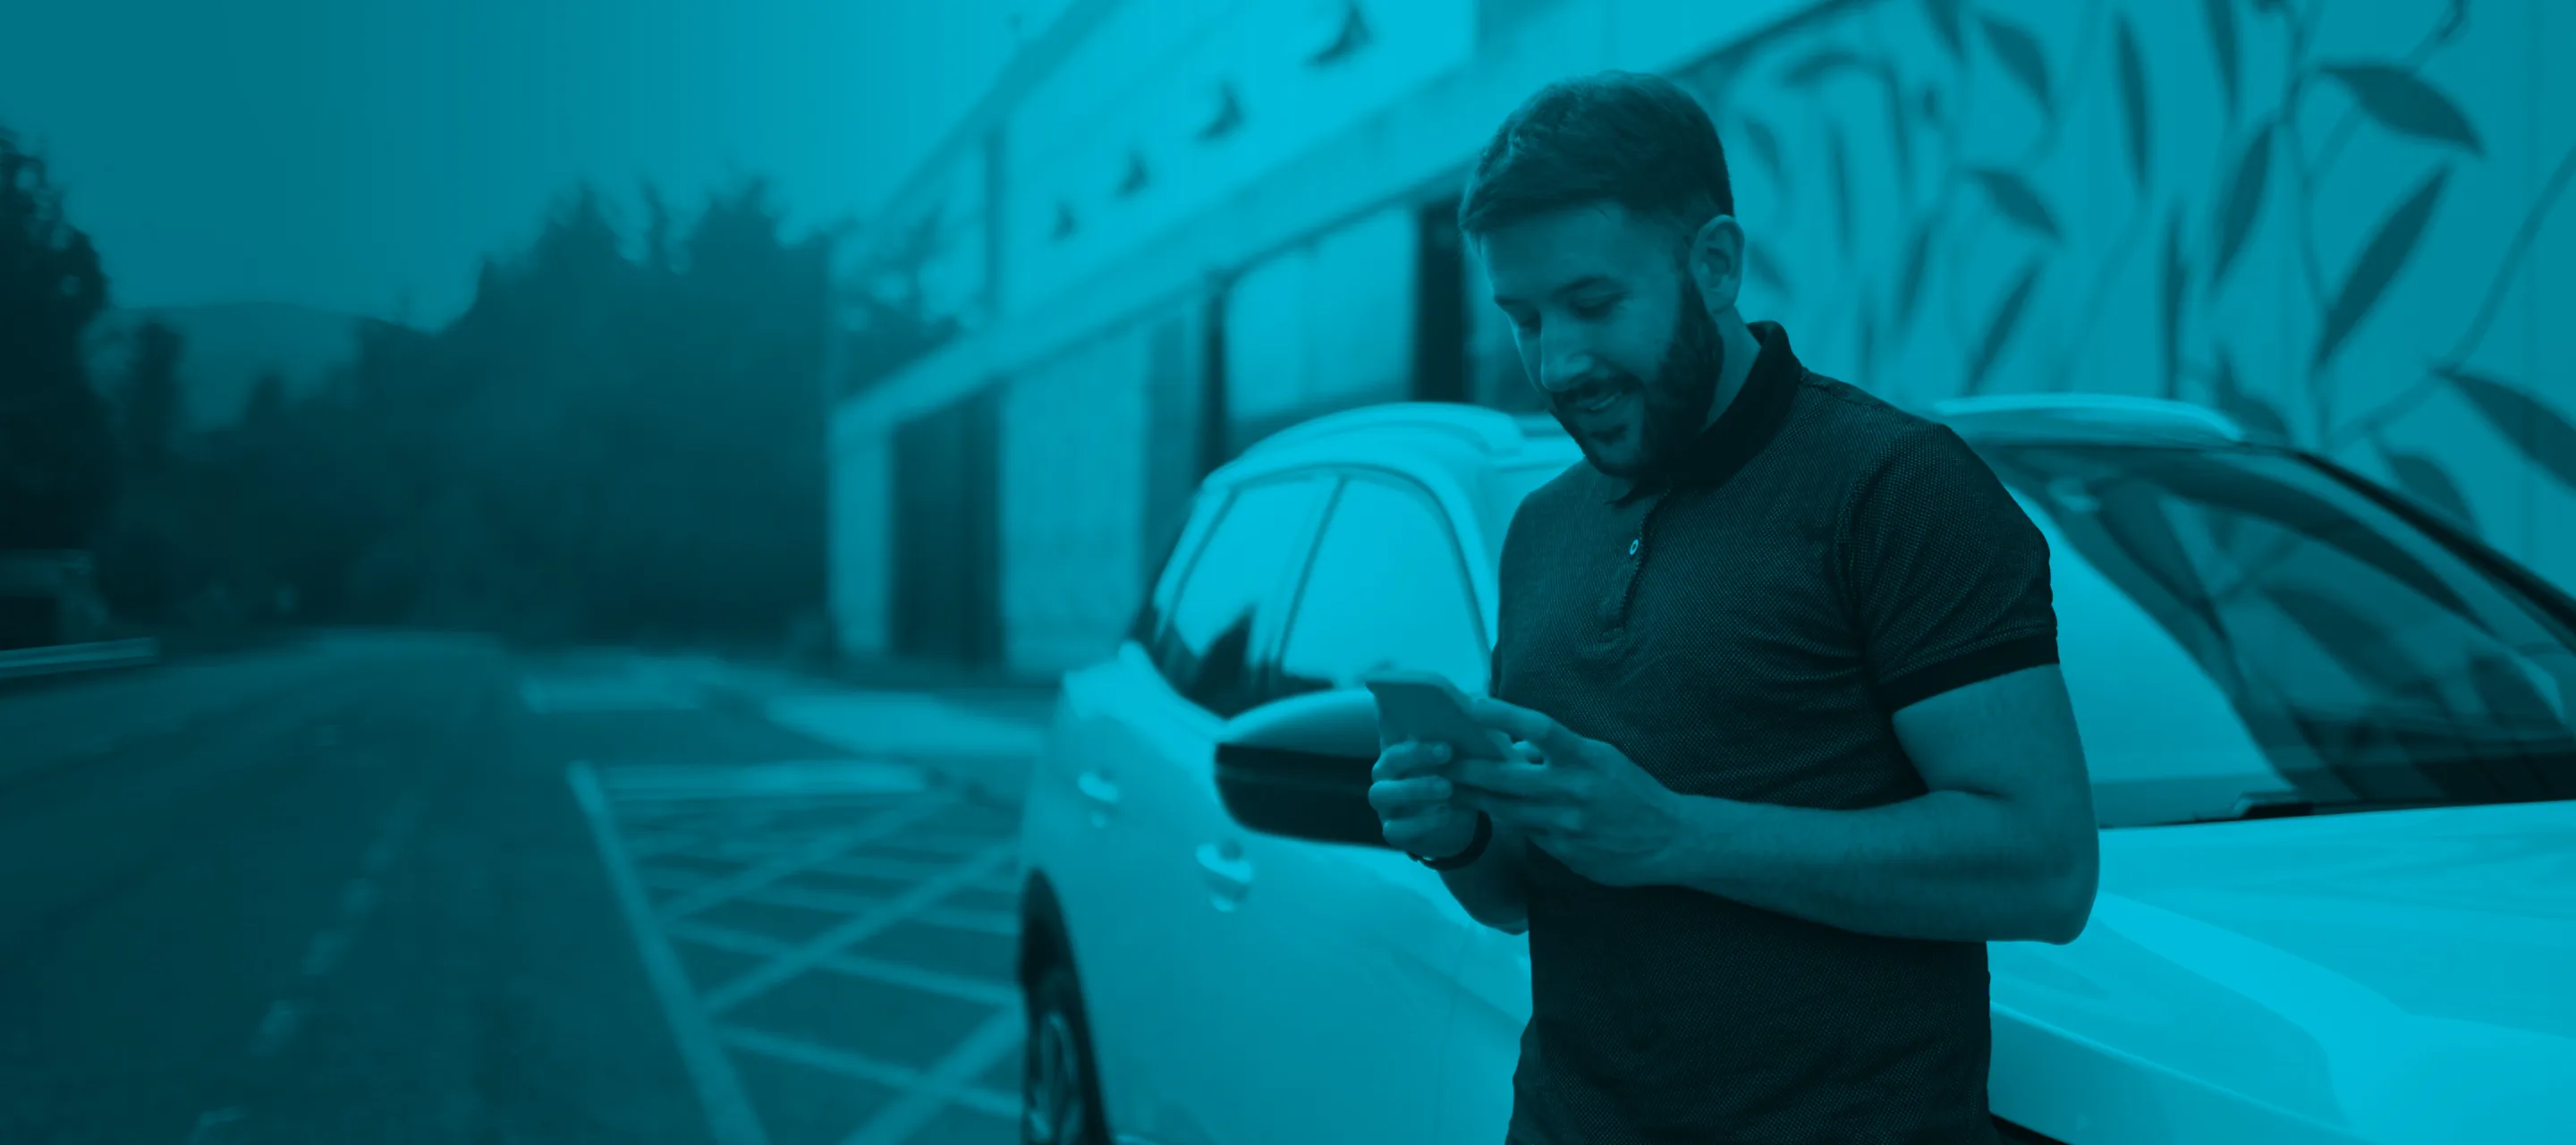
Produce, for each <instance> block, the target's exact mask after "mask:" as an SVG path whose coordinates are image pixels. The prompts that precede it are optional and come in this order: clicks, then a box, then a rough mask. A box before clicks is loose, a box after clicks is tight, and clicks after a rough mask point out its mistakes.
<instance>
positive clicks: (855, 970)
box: [668, 922, 1020, 1006]
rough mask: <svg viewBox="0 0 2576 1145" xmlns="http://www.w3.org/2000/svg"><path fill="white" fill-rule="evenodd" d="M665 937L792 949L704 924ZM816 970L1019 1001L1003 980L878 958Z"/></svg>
mask: <svg viewBox="0 0 2576 1145" xmlns="http://www.w3.org/2000/svg"><path fill="white" fill-rule="evenodd" d="M668 933H669V934H670V936H671V937H673V938H676V939H679V940H680V941H682V942H694V943H697V944H698V945H700V946H712V947H714V948H716V949H718V950H724V951H730V952H732V953H735V954H749V955H753V956H755V957H761V958H775V957H778V956H779V955H782V954H786V953H789V952H791V951H793V950H795V949H796V947H795V944H793V943H790V942H784V941H781V940H779V939H775V938H771V937H769V936H767V935H763V934H752V933H749V932H747V931H740V930H733V929H729V928H726V927H721V926H708V925H706V924H705V923H696V922H681V923H673V924H672V925H671V927H670V928H669V931H668ZM818 969H822V970H829V971H831V972H833V973H835V974H846V975H848V976H850V977H852V978H861V979H865V980H867V981H870V982H882V983H884V984H886V985H888V986H901V987H904V988H906V989H909V990H919V991H921V992H922V993H925V994H938V995H941V996H943V997H948V998H955V999H957V1000H958V1001H961V1002H975V1003H979V1004H982V1005H986V1006H1012V1005H1017V1004H1019V999H1020V991H1019V987H1018V986H1016V985H1014V984H1012V983H1009V982H997V981H994V980H992V979H989V978H971V977H968V976H966V975H963V974H951V973H948V972H947V971H944V970H931V969H927V968H924V967H920V966H908V965H905V964H904V963H901V962H888V961H886V960H884V959H882V958H868V957H864V956H861V955H857V954H837V955H834V956H832V957H830V958H827V959H824V960H823V963H822V965H821V966H820V967H818Z"/></svg>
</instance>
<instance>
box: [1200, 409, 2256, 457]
mask: <svg viewBox="0 0 2576 1145" xmlns="http://www.w3.org/2000/svg"><path fill="white" fill-rule="evenodd" d="M1917 412H1919V413H1920V414H1922V415H1923V416H1926V417H1929V418H1931V419H1933V420H1935V421H1939V422H1941V423H1943V424H1945V425H1948V426H1949V427H1950V428H1951V429H1953V430H1955V431H1956V432H1957V433H1958V434H1959V436H1960V437H1962V438H1965V439H1967V440H1969V441H1970V442H1973V443H1980V444H2006V443H2025V444H2108V445H2184V446H2205V447H2217V446H2230V445H2245V444H2255V443H2265V442H2269V441H2272V438H2271V435H2269V434H2265V433H2261V432H2258V431H2256V430H2253V429H2249V428H2248V427H2246V426H2245V425H2244V424H2243V423H2241V422H2239V421H2237V420H2236V419H2234V418H2231V417H2229V416H2227V415H2226V414H2223V413H2220V412H2219V411H2217V410H2214V409H2211V408H2209V407H2208V406H2204V405H2197V404H2194V403H2191V402H2183V401H2171V400H2167V399H2163V398H2149V397H2132V396H2128V395H2124V394H2080V393H2037V394H1992V395H1983V396H1977V397H1963V398H1949V399H1945V400H1941V401H1936V402H1933V403H1931V405H1930V406H1928V407H1926V408H1924V409H1922V410H1919V411H1917ZM1408 447H1410V448H1408ZM1426 451H1427V452H1430V453H1433V454H1437V455H1440V456H1439V458H1438V460H1437V461H1434V462H1433V467H1435V468H1452V467H1460V466H1463V467H1470V468H1483V467H1491V468H1505V467H1516V466H1519V465H1540V464H1551V465H1564V464H1572V463H1573V462H1574V461H1575V460H1578V459H1579V458H1580V456H1581V454H1580V451H1579V450H1577V449H1576V448H1575V447H1574V443H1573V441H1572V440H1571V439H1569V438H1568V437H1567V436H1566V434H1565V431H1564V429H1563V428H1562V427H1560V426H1559V425H1558V424H1557V423H1556V419H1555V418H1553V417H1550V416H1548V415H1546V414H1543V413H1539V414H1515V413H1507V412H1504V411H1502V410H1497V409H1490V408H1486V407H1483V406H1473V405H1466V404H1463V403H1457V402H1388V403H1384V404H1380V405H1371V406H1363V407H1360V408H1358V409H1350V410H1343V411H1340V412H1336V413H1330V414H1325V415H1323V416H1321V417H1317V418H1314V419H1312V420H1309V421H1304V422H1300V423H1298V424H1296V425H1293V426H1290V427H1288V428H1287V429H1283V430H1280V431H1279V432H1277V433H1274V434H1272V435H1270V436H1269V437H1267V438H1264V439H1263V440H1262V441H1260V442H1259V443H1258V444H1255V445H1254V446H1253V447H1252V448H1250V449H1248V450H1245V451H1244V453H1243V455H1242V456H1241V457H1239V458H1237V459H1236V461H1235V462H1233V463H1231V464H1229V466H1228V467H1227V468H1228V469H1235V468H1237V467H1240V468H1241V469H1244V470H1261V471H1269V470H1271V469H1274V468H1284V467H1287V466H1290V465H1297V464H1312V463H1315V462H1319V461H1334V460H1355V459H1361V458H1365V459H1367V460H1371V461H1375V462H1379V463H1399V455H1401V454H1406V453H1420V452H1426ZM1422 460H1426V461H1431V460H1433V459H1431V458H1423V459H1422Z"/></svg>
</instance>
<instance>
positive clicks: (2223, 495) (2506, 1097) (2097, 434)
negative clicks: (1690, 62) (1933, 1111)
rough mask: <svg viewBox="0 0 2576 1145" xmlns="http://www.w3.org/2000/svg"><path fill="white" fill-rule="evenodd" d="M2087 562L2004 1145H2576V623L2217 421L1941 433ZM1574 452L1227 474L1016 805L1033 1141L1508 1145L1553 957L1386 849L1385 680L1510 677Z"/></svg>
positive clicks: (2003, 1017)
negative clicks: (1508, 570)
mask: <svg viewBox="0 0 2576 1145" xmlns="http://www.w3.org/2000/svg"><path fill="white" fill-rule="evenodd" d="M1931 414H1932V416H1936V417H1938V418H1941V419H1942V420H1944V421H1946V422H1947V423H1948V424H1950V425H1951V426H1952V427H1953V428H1955V429H1956V430H1957V431H1958V432H1959V433H1960V434H1961V436H1963V437H1965V438H1966V439H1967V440H1968V441H1970V442H1971V443H1972V444H1973V445H1974V446H1975V447H1976V448H1977V449H1978V450H1979V452H1980V453H1981V455H1983V456H1984V457H1985V458H1986V459H1987V461H1988V463H1989V464H1990V465H1991V466H1993V468H1994V469H1995V470H1996V472H1997V473H1998V475H2000V476H2001V477H2002V478H2003V479H2004V480H2005V482H2006V484H2007V485H2008V486H2010V487H2011V488H2012V489H2013V491H2014V493H2015V495H2016V496H2017V497H2019V498H2020V499H2021V501H2022V504H2023V506H2024V508H2025V510H2026V511H2027V512H2028V513H2029V514H2030V517H2031V519H2032V520H2033V521H2034V522H2036V523H2037V524H2038V525H2039V527H2040V528H2041V530H2042V531H2043V532H2044V533H2045V534H2046V535H2047V538H2048V541H2049V544H2050V547H2051V550H2052V553H2053V558H2054V559H2053V587H2054V589H2055V592H2056V604H2057V611H2058V616H2059V624H2060V636H2059V640H2060V654H2061V658H2062V661H2063V664H2064V671H2065V674H2066V680H2067V686H2068V688H2069V690H2070V691H2071V693H2072V694H2073V697H2074V701H2075V706H2076V710H2077V714H2078V717H2079V721H2080V724H2081V727H2082V731H2083V736H2084V742H2085V750H2086V754H2087V757H2088V760H2089V762H2090V765H2091V768H2092V773H2093V780H2094V791H2095V801H2096V804H2097V812H2098V814H2099V816H2100V819H2101V826H2102V837H2101V848H2102V875H2101V893H2100V897H2099V899H2098V900H2097V905H2096V906H2095V909H2094V912H2093V916H2092V922H2091V925H2090V927H2089V928H2088V929H2087V930H2086V931H2085V933H2084V934H2083V936H2082V937H2081V938H2079V939H2077V940H2076V941H2075V942H2073V943H2071V944H2068V945H2064V946H2052V945H2046V944H2040V943H2021V942H2006V943H1995V944H1993V946H1992V947H1991V967H1992V971H1993V991H1992V996H1993V1007H1992V1014H1993V1021H1994V1057H1993V1068H1992V1073H1991V1081H1990V1085H1989V1093H1990V1095H1991V1098H1992V1104H1993V1108H1994V1111H1995V1113H1996V1115H1997V1118H1998V1120H1999V1122H2002V1123H2003V1133H2004V1136H2005V1138H2006V1139H2007V1140H2015V1141H2050V1140H2055V1141H2065V1142H2075V1143H2106V1145H2107V1143H2114V1142H2137V1143H2145V1142H2157V1143H2169V1142H2170V1143H2193V1145H2207V1143H2227V1142H2238V1141H2248V1142H2255V1141H2259V1142H2263V1143H2265V1145H2292V1143H2301V1142H2388V1143H2401V1142H2402V1143H2405V1145H2424V1143H2430V1142H2447V1141H2457V1142H2469V1141H2476V1142H2508V1141H2531V1142H2542V1141H2550V1142H2576V732H2572V731H2571V720H2570V708H2569V705H2570V703H2571V702H2576V601H2571V600H2570V598H2569V597H2568V596H2567V595H2565V594H2564V593H2562V592H2560V591H2558V590H2557V589H2555V588H2553V587H2551V586H2550V585H2548V584H2547V583H2545V582H2544V581H2542V580H2541V579H2540V578H2538V577H2537V576H2535V575H2533V574H2532V573H2531V572H2529V571H2528V570H2526V569H2524V568H2522V567H2520V566H2518V565H2516V564H2514V563H2513V562H2511V561H2509V560H2507V559H2506V558H2504V557H2502V556H2500V555H2498V554H2497V553H2495V552H2494V551H2492V550H2491V549H2489V548H2487V547H2485V546H2484V545H2481V544H2479V543H2478V542H2476V541H2475V540H2473V539H2470V538H2468V537H2467V536H2465V535H2463V534H2462V533H2461V532H2460V531H2459V530H2457V529H2455V528H2453V527H2451V526H2449V525H2448V524H2446V523H2445V522H2444V521H2442V520H2440V519H2438V518H2437V517H2435V516H2434V515H2433V514H2431V513H2430V512H2428V511H2427V510H2425V509H2423V508H2421V507H2419V506H2417V505H2415V504H2414V503H2412V502H2409V501H2407V500H2405V499H2403V498H2401V497H2398V496H2396V495H2394V494H2392V493H2390V492H2388V491H2387V490H2385V489H2384V488H2382V487H2380V486H2378V485H2376V484H2373V483H2371V482H2369V481H2367V480H2365V479H2362V478H2360V477H2357V476H2355V475H2353V474H2351V473H2349V472H2347V471H2345V470H2343V469H2340V468H2338V467H2336V466H2334V465H2333V464H2331V463H2329V462H2326V461H2322V460H2320V459H2318V458H2315V457H2311V456H2308V455H2305V454H2302V453H2300V452H2298V451H2296V450H2293V449H2290V448H2288V447H2286V446H2281V445H2277V444H2272V443H2267V442H2264V441H2261V440H2257V439H2253V438H2249V436H2248V435H2247V434H2246V433H2244V432H2243V431H2241V430H2240V429H2239V428H2238V427H2236V426H2234V425H2233V424H2231V423H2229V422H2228V421H2227V420H2226V419H2224V418H2221V417H2218V416H2217V415H2215V414H2213V413H2211V412H2209V411H2207V410H2204V409H2201V408H2199V407H2195V406H2188V405H2180V404H2174V403H2166V402H2157V401H2150V400H2132V399H2120V398H2111V397H2082V396H2070V395H2049V396H2042V397H2027V398H1996V399H1976V400H1967V401H1958V402H1952V403H1948V404H1945V405H1943V406H1939V407H1935V409H1934V410H1932V411H1931ZM1579 462H1580V455H1579V453H1578V452H1577V450H1576V449H1575V447H1574V445H1573V444H1572V442H1570V441H1569V440H1568V439H1567V438H1566V437H1565V436H1564V435H1563V433H1562V432H1561V431H1559V430H1558V429H1557V427H1556V426H1555V425H1554V423H1553V422H1551V421H1549V420H1548V419H1546V418H1544V417H1539V418H1528V417H1514V416H1511V415H1507V414H1503V413H1500V412H1495V411H1488V410H1479V409H1473V408H1469V407H1462V406H1437V405H1419V404H1403V405H1394V406H1380V407H1373V408H1370V409H1366V410H1358V411H1352V412H1349V413H1345V414H1337V415H1333V416H1330V417H1325V418H1321V419H1318V420H1316V421H1314V422H1310V423H1308V424H1306V425H1303V426H1300V427H1297V428H1294V429H1291V430H1288V431H1285V432H1283V433H1281V434H1279V435H1277V436H1275V437H1273V438H1271V439H1269V440H1268V441H1265V442H1264V443H1262V444H1261V445H1259V446H1258V447H1256V448H1254V449H1252V450H1250V451H1249V452H1247V453H1246V454H1245V455H1244V456H1242V457H1240V458H1238V459H1237V460H1235V461H1234V462H1233V463H1231V464H1229V465H1227V466H1225V467H1224V468H1223V469H1222V470H1220V471H1218V472H1217V473H1216V474H1214V475H1212V476H1211V477H1210V478H1209V479H1208V480H1207V481H1206V483H1205V484H1204V486H1203V488H1202V489H1201V491H1200V493H1199V497H1198V499H1197V502H1196V504H1195V505H1194V508H1193V510H1192V513H1191V515H1190V517H1189V519H1188V523H1187V525H1186V527H1185V528H1184V529H1183V531H1182V533H1181V535H1180V537H1179V538H1178V540H1177V542H1176V544H1175V547H1174V548H1173V549H1172V551H1171V555H1170V556H1169V557H1168V558H1167V560H1166V561H1165V563H1164V566H1163V567H1162V568H1161V570H1160V572H1159V575H1158V577H1157V579H1156V580H1155V581H1154V584H1153V587H1152V590H1151V594H1150V597H1149V599H1148V600H1147V601H1146V602H1145V604H1144V607H1143V608H1142V609H1141V611H1140V613H1139V615H1138V617H1137V620H1136V624H1135V626H1134V628H1133V630H1132V632H1131V633H1130V638H1129V639H1128V640H1127V641H1126V643H1125V644H1124V645H1123V646H1122V647H1121V648H1120V649H1119V650H1118V652H1117V655H1116V656H1115V657H1114V658H1113V659H1110V660H1109V661H1107V662H1105V663H1102V664H1099V665H1097V666H1094V667H1090V668H1087V669H1083V670H1080V671H1077V672H1074V673H1070V674H1068V675H1067V677H1066V678H1065V680H1064V686H1063V692H1062V697H1061V700H1060V702H1059V705H1058V708H1057V711H1056V713H1055V718H1054V725H1053V728H1052V730H1051V732H1050V738H1049V742H1048V746H1047V749H1046V751H1045V753H1044V755H1043V757H1042V759H1041V761H1040V763H1039V765H1038V770H1037V772H1036V774H1035V776H1034V777H1033V780H1032V782H1031V786H1030V790H1029V794H1028V799H1027V804H1026V807H1025V810H1024V813H1023V821H1022V845H1023V855H1024V863H1025V875H1026V879H1025V892H1024V896H1023V924H1024V929H1023V937H1022V943H1021V966H1020V973H1021V980H1022V983H1023V985H1024V988H1025V989H1026V991H1027V996H1028V1001H1029V1014H1030V1022H1031V1027H1030V1037H1029V1042H1028V1051H1027V1065H1026V1071H1025V1072H1026V1081H1027V1087H1026V1088H1027V1111H1026V1116H1025V1118H1024V1121H1025V1124H1024V1127H1023V1130H1024V1138H1025V1139H1026V1140H1027V1141H1029V1142H1033V1143H1037V1142H1043V1143H1050V1145H1053V1143H1074V1142H1080V1143H1085V1145H1111V1143H1113V1142H1117V1143H1127V1145H1288V1143H1292V1142H1293V1143H1300V1145H1304V1143H1311V1142H1320V1141H1331V1142H1336V1143H1341V1145H1444V1143H1452V1142H1454V1143H1457V1145H1495V1143H1497V1142H1500V1141H1501V1140H1502V1139H1503V1135H1504V1126H1505V1123H1506V1121H1507V1120H1508V1118H1509V1115H1510V1109H1511V1076H1512V1072H1513V1068H1514V1065H1515V1063H1516V1061H1517V1057H1518V1048H1519V1036H1520V1033H1521V1030H1522V1027H1523V1025H1524V1024H1525V1023H1526V1022H1527V1020H1528V1018H1529V1010H1530V993H1529V954H1528V943H1527V938H1526V936H1524V935H1518V934H1506V933H1502V932H1499V931H1496V930H1493V929H1489V928H1487V927H1484V926H1482V925H1480V924H1478V923H1476V922H1475V921H1474V920H1472V919H1470V918H1469V917H1468V916H1467V914H1466V912H1465V911H1464V910H1462V909H1460V908H1459V906H1458V905H1457V903H1456V902H1455V901H1454V900H1452V899H1451V898H1450V896H1449V894H1448V892H1447V890H1446V889H1445V888H1444V887H1443V886H1442V884H1441V881H1440V878H1439V876H1438V874H1436V873H1435V872H1433V871H1430V870H1428V869H1425V868H1423V867H1421V866H1419V865H1417V864H1416V863H1414V862H1413V861H1412V860H1410V859H1409V858H1407V857H1405V856H1404V855H1402V854H1400V853H1397V852H1396V851H1394V850H1392V849H1390V848H1389V847H1387V845H1386V844H1385V842H1384V840H1383V839H1382V838H1381V837H1380V835H1379V832H1378V827H1377V821H1376V818H1375V816H1374V814H1373V813H1372V812H1371V811H1370V810H1369V808H1368V806H1367V803H1366V799H1365V794H1364V793H1365V790H1366V786H1367V783H1368V768H1369V765H1370V764H1371V762H1372V761H1373V759H1374V757H1375V755H1376V753H1377V732H1376V724H1375V718H1374V709H1373V708H1372V706H1371V701H1370V698H1369V696H1368V694H1367V693H1366V692H1365V691H1361V690H1358V688H1357V687H1356V685H1357V680H1358V677H1359V675H1360V674H1361V673H1362V672H1365V671H1367V670H1369V669H1371V668H1372V667H1375V666H1377V665H1380V664H1381V663H1386V662H1392V663H1394V664H1397V665H1399V666H1402V667H1407V668H1415V669H1422V670H1428V671H1434V672H1439V673H1443V674H1445V675H1447V676H1448V677H1449V678H1450V679H1452V680H1454V681H1456V682H1457V683H1458V684H1459V686H1460V687H1462V688H1464V689H1467V690H1468V691H1469V692H1471V693H1475V692H1480V691H1482V690H1483V688H1484V687H1485V685H1486V683H1487V680H1486V667H1487V660H1488V652H1489V649H1490V648H1491V647H1492V635H1493V629H1494V578H1495V568H1496V564H1497V561H1498V557H1499V553H1500V547H1501V544H1502V537H1503V534H1504V531H1505V528H1506V526H1507V525H1508V523H1509V522H1510V520H1511V516H1512V512H1513V510H1514V508H1515V507H1516V506H1517V505H1518V504H1519V502H1520V500H1521V498H1523V497H1524V496H1526V495H1527V494H1528V493H1529V492H1530V491H1531V490H1532V489H1535V488H1536V487H1538V486H1539V485H1541V484H1543V483H1545V482H1546V481H1547V480H1549V479H1550V478H1552V477H1554V476H1555V475H1557V474H1558V473H1560V472H1562V471H1563V470H1564V469H1565V468H1566V467H1567V466H1569V465H1573V464H1578V463H1579Z"/></svg>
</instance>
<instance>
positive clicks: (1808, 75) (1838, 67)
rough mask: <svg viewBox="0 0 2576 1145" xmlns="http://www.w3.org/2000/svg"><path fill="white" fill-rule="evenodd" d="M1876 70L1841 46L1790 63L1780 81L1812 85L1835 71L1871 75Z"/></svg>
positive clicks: (1796, 84) (1798, 84) (1793, 84)
mask: <svg viewBox="0 0 2576 1145" xmlns="http://www.w3.org/2000/svg"><path fill="white" fill-rule="evenodd" d="M1876 70H1877V69H1876V68H1874V67H1873V66H1872V65H1871V64H1870V63H1869V62H1868V61H1866V60H1863V59H1861V58H1860V56H1859V55H1858V54H1857V53H1854V52H1852V51H1849V50H1847V49H1843V48H1826V49H1824V50H1822V51H1819V52H1816V53H1815V54H1813V55H1810V56H1808V57H1806V58H1805V59H1802V60H1800V61H1798V62H1797V63H1796V64H1793V65H1791V66H1790V68H1789V70H1788V71H1786V72H1783V73H1781V76H1780V82H1781V83H1784V84H1787V85H1789V86H1791V87H1813V86H1815V85H1816V84H1818V83H1820V82H1822V81H1823V80H1824V79H1825V78H1826V77H1828V76H1831V75H1833V74H1834V73H1835V72H1843V71H1850V72H1859V73H1861V74H1863V75H1872V74H1875V73H1876Z"/></svg>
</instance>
